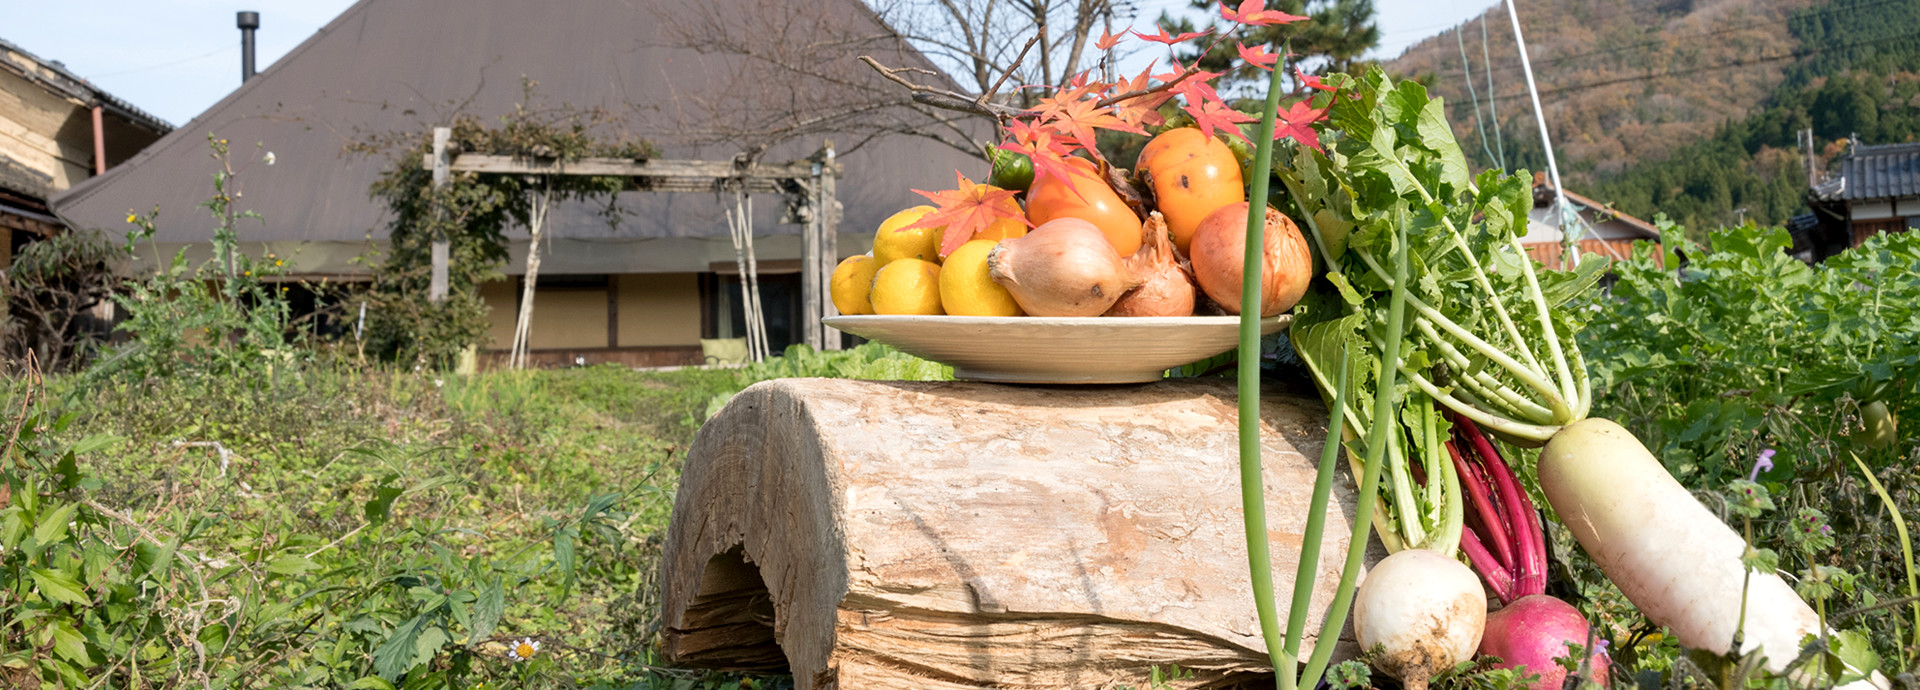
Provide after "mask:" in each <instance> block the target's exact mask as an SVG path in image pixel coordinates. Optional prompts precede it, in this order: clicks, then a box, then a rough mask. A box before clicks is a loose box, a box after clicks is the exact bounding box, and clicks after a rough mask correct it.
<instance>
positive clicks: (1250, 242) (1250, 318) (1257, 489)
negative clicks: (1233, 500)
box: [1238, 69, 1325, 690]
mask: <svg viewBox="0 0 1920 690" xmlns="http://www.w3.org/2000/svg"><path fill="white" fill-rule="evenodd" d="M1272 71H1273V77H1272V79H1271V80H1270V81H1269V82H1268V83H1267V109H1266V116H1265V117H1264V118H1262V119H1261V120H1260V138H1259V140H1258V141H1259V143H1258V144H1257V148H1256V149H1255V150H1254V154H1253V169H1254V170H1255V171H1264V170H1267V169H1269V168H1270V167H1272V165H1273V130H1274V118H1275V117H1276V116H1277V115H1278V114H1279V111H1280V79H1281V75H1282V71H1281V70H1279V69H1274V70H1272ZM1268 177H1269V176H1268V175H1254V176H1253V188H1252V189H1250V190H1248V192H1249V193H1248V196H1247V199H1248V200H1249V201H1250V202H1251V203H1248V204H1247V243H1246V264H1245V266H1244V268H1243V270H1242V272H1241V274H1240V275H1241V276H1244V278H1243V279H1242V281H1241V287H1240V306H1241V309H1240V351H1239V353H1238V354H1239V375H1240V387H1239V402H1240V420H1239V421H1240V502H1241V506H1242V511H1241V512H1242V513H1243V514H1244V515H1245V517H1246V528H1247V566H1248V567H1249V568H1251V569H1252V571H1253V572H1252V584H1253V603H1254V607H1255V608H1256V609H1257V610H1258V611H1259V614H1260V634H1261V636H1262V637H1263V638H1265V640H1266V644H1267V658H1268V659H1269V660H1270V661H1271V662H1272V663H1273V671H1274V675H1275V676H1277V677H1278V678H1279V679H1280V686H1279V687H1280V688H1282V690H1293V689H1294V685H1293V681H1294V676H1293V674H1294V671H1295V670H1296V669H1295V667H1296V666H1297V664H1296V663H1295V661H1294V659H1295V657H1294V656H1293V654H1292V652H1291V651H1290V649H1289V648H1288V647H1287V646H1286V645H1284V644H1282V637H1281V632H1280V617H1279V613H1278V612H1277V611H1275V610H1274V601H1273V595H1274V591H1273V559H1272V556H1271V554H1270V553H1269V552H1268V549H1267V546H1268V545H1267V502H1266V487H1265V486H1264V482H1262V481H1261V469H1260V314H1261V312H1262V311H1264V310H1263V309H1262V307H1261V305H1262V304H1263V294H1264V293H1262V292H1261V289H1260V279H1261V270H1262V269H1261V266H1260V261H1261V259H1262V258H1264V257H1263V255H1264V254H1265V253H1266V252H1265V251H1264V248H1265V247H1266V246H1267V244H1266V229H1267V209H1266V203H1265V200H1266V198H1267V186H1268ZM1315 491H1316V492H1317V491H1318V487H1317V486H1316V487H1315ZM1324 503H1325V502H1324V501H1322V503H1321V504H1319V505H1316V506H1315V508H1314V512H1313V513H1309V514H1310V515H1311V514H1315V513H1317V512H1319V511H1321V510H1324V509H1325V505H1324ZM1319 541H1320V535H1319V534H1317V533H1315V532H1313V531H1312V529H1311V526H1309V531H1308V534H1307V535H1306V543H1309V544H1318V543H1319ZM1303 563H1304V561H1303ZM1294 587H1295V591H1296V592H1298V591H1299V585H1298V584H1295V585H1294ZM1307 591H1308V592H1309V593H1311V592H1312V588H1311V587H1308V588H1307ZM1301 611H1303V610H1302V609H1299V607H1295V610H1293V611H1289V612H1288V613H1289V615H1290V617H1292V618H1298V617H1299V616H1300V615H1301ZM1289 627H1290V628H1291V627H1292V622H1291V621H1289Z"/></svg>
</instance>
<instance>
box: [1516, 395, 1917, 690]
mask: <svg viewBox="0 0 1920 690" xmlns="http://www.w3.org/2000/svg"><path fill="white" fill-rule="evenodd" d="M1539 476H1540V490H1541V492H1542V493H1545V494H1546V496H1547V502H1548V503H1550V504H1552V505H1553V509H1554V512H1555V513H1558V514H1559V516H1560V519H1561V521H1563V522H1565V523H1566V525H1567V530H1568V531H1570V532H1572V533H1573V536H1574V538H1575V539H1578V540H1579V541H1580V546H1581V548H1584V549H1586V551H1587V555H1589V556H1592V557H1593V562H1594V563H1596V564H1598V565H1599V566H1600V572H1602V573H1604V574H1606V576H1607V579H1609V580H1612V581H1613V583H1614V584H1615V585H1617V586H1619V587H1620V592H1621V593H1622V594H1625V595H1627V599H1628V600H1629V601H1632V602H1633V605H1634V606H1635V607H1637V608H1639V609H1640V612H1641V613H1643V614H1645V615H1646V617H1647V620H1650V621H1653V622H1654V623H1656V624H1659V625H1664V626H1666V627H1667V628H1668V629H1671V630H1672V631H1673V634H1674V635H1676V636H1678V637H1679V638H1680V642H1681V643H1682V644H1685V645H1686V646H1688V647H1692V648H1695V649H1703V650H1706V651H1708V652H1711V653H1714V654H1726V653H1727V651H1728V648H1729V647H1731V646H1732V645H1733V640H1734V633H1735V632H1736V629H1737V630H1738V632H1739V633H1740V639H1741V640H1743V641H1742V643H1741V645H1740V652H1741V653H1742V654H1745V653H1748V652H1752V651H1754V650H1759V651H1761V652H1762V653H1763V654H1765V655H1766V658H1767V663H1766V665H1767V668H1768V669H1769V670H1771V671H1773V672H1775V673H1782V672H1785V671H1786V669H1787V665H1788V664H1789V663H1792V662H1793V660H1794V657H1795V656H1797V655H1798V654H1799V653H1800V641H1801V640H1802V639H1804V638H1806V637H1807V636H1808V635H1818V634H1820V616H1819V615H1818V614H1816V613H1814V611H1813V609H1812V608H1811V607H1808V606H1807V604H1806V602H1804V601H1801V599H1800V597H1799V595H1797V594H1795V593H1794V591H1793V587H1792V586H1789V585H1788V584H1787V582H1786V581H1785V580H1783V579H1781V578H1780V576H1779V575H1778V574H1776V573H1758V572H1756V573H1752V575H1751V578H1749V577H1748V573H1747V571H1746V568H1745V567H1744V566H1743V565H1742V564H1741V562H1740V557H1741V555H1742V554H1744V553H1746V551H1747V542H1746V540H1745V539H1743V538H1741V536H1740V534H1739V533H1737V532H1734V531H1733V528H1731V527H1728V526H1727V524H1726V523H1724V522H1721V521H1720V519H1719V518H1718V517H1716V516H1715V515H1714V514H1713V511H1710V510H1708V509H1707V507H1706V506H1704V505H1701V504H1700V501H1699V500H1697V499H1695V498H1694V497H1693V493H1692V492H1690V491H1688V490H1687V488H1686V487H1684V486H1681V485H1680V482H1677V481H1674V479H1673V475H1670V474H1667V469H1666V468H1665V467H1663V466H1661V464H1660V461H1659V459H1657V458H1655V457H1653V454H1652V453H1650V452H1647V448H1646V446H1643V445H1641V444H1640V441H1638V440H1636V439H1635V438H1634V437H1633V435H1632V434H1629V433H1627V430H1626V429H1622V428H1620V425H1619V424H1615V423H1613V422H1611V421H1608V420H1605V419H1600V418H1597V417H1594V418H1588V419H1585V420H1581V421H1578V422H1574V423H1572V424H1569V425H1567V426H1566V427H1565V428H1563V429H1561V430H1560V432H1559V433H1557V434H1554V436H1553V440H1551V441H1548V442H1547V446H1546V448H1545V449H1544V450H1542V451H1540V467H1539ZM1742 591H1745V592H1746V593H1747V594H1746V596H1745V597H1744V599H1745V601H1744V602H1743V601H1742V597H1741V592H1742ZM1743 603H1744V609H1743ZM1743 610H1744V617H1745V626H1744V627H1741V619H1742V616H1743ZM1843 687H1847V688H1853V687H1861V688H1865V687H1878V688H1886V687H1888V682H1887V679H1886V677H1885V676H1882V675H1880V674H1879V673H1878V672H1875V673H1874V674H1873V675H1872V676H1870V677H1869V678H1867V679H1865V680H1861V681H1858V682H1855V683H1851V684H1849V685H1847V686H1843Z"/></svg>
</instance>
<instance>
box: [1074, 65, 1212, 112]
mask: <svg viewBox="0 0 1920 690" xmlns="http://www.w3.org/2000/svg"><path fill="white" fill-rule="evenodd" d="M1199 72H1200V62H1199V61H1198V60H1195V61H1194V63H1193V66H1191V67H1188V68H1187V69H1186V71H1184V72H1181V73H1180V75H1179V76H1176V77H1174V78H1173V79H1172V80H1171V81H1163V82H1160V84H1159V85H1157V86H1151V87H1148V88H1144V89H1137V90H1134V91H1128V92H1126V93H1123V94H1119V95H1115V96H1108V97H1106V98H1102V99H1100V101H1099V102H1098V103H1094V104H1093V107H1095V108H1105V107H1107V106H1110V105H1113V104H1116V103H1119V102H1121V101H1130V100H1133V99H1135V98H1141V97H1144V96H1151V95H1154V94H1156V93H1160V92H1162V91H1166V90H1168V89H1171V88H1173V87H1175V86H1178V85H1180V82H1183V81H1186V80H1187V77H1191V76H1193V75H1195V74H1198V73H1199Z"/></svg>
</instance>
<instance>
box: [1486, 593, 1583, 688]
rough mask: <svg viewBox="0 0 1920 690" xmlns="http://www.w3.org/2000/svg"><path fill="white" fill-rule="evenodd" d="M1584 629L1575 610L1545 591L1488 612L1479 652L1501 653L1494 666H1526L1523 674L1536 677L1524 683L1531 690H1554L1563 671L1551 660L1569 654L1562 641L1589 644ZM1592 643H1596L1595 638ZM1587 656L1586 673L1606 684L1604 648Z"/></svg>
mask: <svg viewBox="0 0 1920 690" xmlns="http://www.w3.org/2000/svg"><path fill="white" fill-rule="evenodd" d="M1588 630H1589V628H1588V626H1587V619H1586V617H1585V616H1582V615H1580V610H1579V609H1576V608H1574V607H1573V606H1572V605H1570V604H1568V603H1567V602H1564V601H1561V600H1559V599H1555V598H1553V597H1550V596H1547V595H1545V594H1529V595H1527V596H1524V597H1520V598H1519V599H1515V600H1514V601H1513V603H1511V604H1507V605H1506V606H1505V607H1502V608H1501V609H1500V610H1498V611H1495V612H1493V613H1490V614H1487V632H1486V635H1485V636H1483V637H1482V638H1481V640H1480V653H1481V654H1484V655H1487V656H1497V657H1500V663H1498V664H1495V665H1494V667H1495V668H1518V667H1521V666H1525V667H1526V668H1527V671H1526V672H1527V673H1531V674H1534V675H1537V676H1540V679H1539V680H1537V681H1534V682H1533V684H1532V685H1530V686H1528V687H1531V688H1533V690H1559V688H1560V686H1561V683H1562V681H1565V680H1566V678H1567V669H1566V668H1565V667H1562V666H1561V665H1560V664H1559V663H1558V662H1557V661H1555V660H1556V659H1562V658H1566V657H1569V656H1571V655H1572V654H1573V650H1572V649H1569V648H1568V647H1567V643H1573V644H1576V645H1580V646H1581V647H1586V646H1588V644H1589V641H1588V640H1587V635H1588ZM1591 644H1592V646H1594V647H1598V646H1600V643H1599V641H1598V639H1597V638H1596V639H1595V640H1594V641H1592V642H1591ZM1587 654H1588V666H1587V668H1588V676H1587V677H1588V678H1591V679H1592V680H1593V682H1595V683H1598V684H1600V685H1601V686H1602V687H1605V686H1606V684H1607V666H1608V665H1609V662H1608V660H1607V655H1606V652H1603V651H1600V650H1598V649H1590V650H1588V652H1587Z"/></svg>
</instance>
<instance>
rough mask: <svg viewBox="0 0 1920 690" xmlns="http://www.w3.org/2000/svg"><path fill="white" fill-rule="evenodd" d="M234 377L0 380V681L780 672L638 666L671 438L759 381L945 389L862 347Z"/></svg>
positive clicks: (221, 683)
mask: <svg viewBox="0 0 1920 690" xmlns="http://www.w3.org/2000/svg"><path fill="white" fill-rule="evenodd" d="M235 356H238V355H237V354H236V355H235ZM246 364H247V366H244V367H239V368H237V369H232V370H229V371H240V372H251V373H229V374H221V375H211V374H207V373H205V371H204V370H200V369H195V368H193V367H183V368H181V369H180V370H179V371H178V372H177V373H175V374H172V375H163V376H146V377H135V376H129V375H126V374H125V373H124V372H109V373H106V374H101V373H99V372H97V371H96V372H94V373H78V374H66V375H58V376H54V377H51V378H49V379H46V380H45V381H43V382H38V383H37V384H36V383H35V382H34V381H32V380H29V378H28V377H26V376H23V375H21V374H20V373H19V372H18V371H10V372H7V375H8V378H5V379H0V406H4V407H0V410H3V411H0V419H4V420H5V421H7V422H8V424H6V425H5V426H4V427H0V443H4V441H5V439H6V438H7V436H6V435H7V434H8V430H9V429H10V428H11V427H12V426H13V423H14V422H19V423H20V424H21V426H22V428H23V429H24V433H23V434H22V435H21V439H20V442H19V443H17V444H6V445H4V446H0V448H4V450H0V459H6V460H10V462H7V463H5V464H4V468H5V469H4V471H0V474H4V482H5V485H6V486H7V490H8V491H10V492H11V493H12V495H13V496H14V499H13V500H12V504H11V505H7V504H6V503H5V502H4V501H0V508H4V510H0V546H3V547H4V549H0V621H4V622H0V685H5V684H9V683H12V684H24V683H28V682H29V681H28V680H27V679H28V678H30V677H32V678H38V679H40V680H42V681H44V682H48V683H64V684H66V685H68V686H73V687H89V686H93V687H156V688H171V687H187V686H194V687H203V686H208V685H210V686H213V687H226V688H251V687H258V688H268V687H271V688H301V687H312V688H322V687H328V688H332V687H352V688H376V689H377V688H414V687H421V688H424V687H462V688H465V687H476V688H477V687H529V688H547V687H552V688H568V687H604V688H716V689H718V688H735V687H766V686H768V685H769V684H771V685H773V686H780V685H784V684H786V683H787V682H789V681H786V680H785V679H781V678H772V679H767V678H761V679H750V678H740V677H735V676H731V675H727V674H710V673H697V672H689V671H678V670H669V669H662V668H658V667H657V663H658V659H657V658H656V657H655V652H654V649H655V642H656V641H657V636H658V633H659V621H658V611H659V601H658V591H659V587H658V582H657V581H656V572H657V567H656V566H657V563H658V560H659V558H660V556H661V550H662V547H663V541H664V538H665V534H666V528H667V523H668V521H669V520H670V518H671V515H672V510H673V500H674V491H675V487H676V485H677V482H678V479H679V473H680V466H681V462H682V461H683V460H684V459H685V457H686V454H687V450H688V448H689V447H690V446H691V445H692V442H693V439H694V436H695V434H696V433H697V432H698V430H699V427H700V425H701V423H702V422H704V421H705V419H706V418H707V417H708V416H709V415H710V414H711V413H712V412H714V411H717V410H718V409H719V407H720V406H722V405H724V403H725V402H726V400H727V399H728V398H729V397H731V395H732V394H733V393H734V392H736V391H738V390H739V389H741V388H743V387H745V386H746V385H749V384H751V383H753V382H756V381H760V380H765V379H770V378H781V377H790V376H837V377H857V378H922V379H925V378H946V377H948V376H949V375H950V374H949V370H947V369H945V368H943V367H940V366H938V365H933V364H931V363H928V362H924V361H921V360H917V359H913V358H911V357H907V356H905V355H901V354H899V353H897V352H894V351H892V350H890V349H887V348H884V347H880V346H875V345H869V346H863V347H861V348H856V349H854V350H850V351H846V352H838V353H833V352H828V353H815V352H811V351H808V350H805V349H804V348H800V349H794V350H790V351H789V352H788V353H786V356H784V357H782V358H778V359H776V360H773V361H770V362H768V363H764V364H757V365H753V366H750V367H746V368H743V369H731V370H706V369H686V370H680V371H674V372H656V373H641V372H635V371H632V370H628V369H623V368H620V367H614V366H602V367H591V368H579V369H567V370H556V371H529V372H488V373H482V374H479V375H475V376H471V377H457V376H453V375H449V374H444V373H434V372H417V371H404V370H397V369H394V368H392V367H380V366H365V365H361V364H357V363H356V362H354V361H352V360H349V359H346V358H344V357H335V356H334V355H332V354H330V353H327V352H302V353H300V354H298V356H295V357H292V358H290V359H287V358H282V359H274V360H272V363H270V364H269V363H264V362H250V363H246ZM29 394H31V396H32V397H31V399H29ZM50 516H51V517H50ZM56 522H57V523H59V524H66V523H69V522H70V523H71V524H72V528H71V529H69V530H56V529H55V527H54V526H53V525H54V524H55V523H56ZM49 577H52V578H55V579H54V580H52V582H54V585H52V586H49V585H48V581H47V580H46V579H45V578H49ZM63 583H71V589H70V590H69V589H62V588H61V587H60V585H62V584H63ZM524 639H533V640H537V641H539V642H540V643H541V650H540V652H539V653H538V654H536V655H534V658H533V659H531V660H516V659H514V658H512V656H511V655H510V654H509V649H510V648H511V645H512V644H513V643H514V642H517V641H520V640H524ZM49 640H53V641H65V644H64V646H58V645H57V646H56V647H55V649H56V651H57V652H58V653H56V654H54V655H47V654H44V653H43V652H44V647H45V645H47V644H49Z"/></svg>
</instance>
